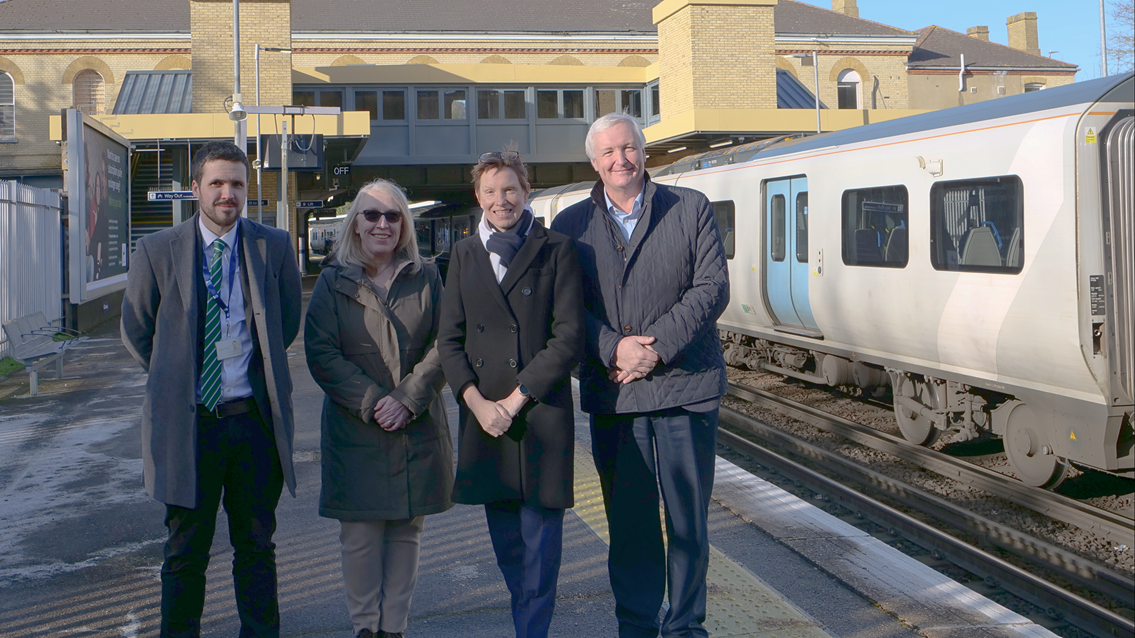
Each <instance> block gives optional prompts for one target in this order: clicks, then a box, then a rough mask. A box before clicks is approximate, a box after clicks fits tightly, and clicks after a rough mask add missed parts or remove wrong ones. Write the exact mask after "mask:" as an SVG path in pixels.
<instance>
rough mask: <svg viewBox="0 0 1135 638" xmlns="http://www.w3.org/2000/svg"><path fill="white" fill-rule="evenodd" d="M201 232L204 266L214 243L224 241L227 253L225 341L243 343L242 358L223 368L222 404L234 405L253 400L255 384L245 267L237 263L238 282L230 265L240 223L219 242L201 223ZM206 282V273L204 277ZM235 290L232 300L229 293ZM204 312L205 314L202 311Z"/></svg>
mask: <svg viewBox="0 0 1135 638" xmlns="http://www.w3.org/2000/svg"><path fill="white" fill-rule="evenodd" d="M197 224H198V227H199V228H200V229H201V243H202V244H203V245H204V246H205V252H204V259H205V261H204V262H202V263H205V264H208V263H210V260H211V259H212V258H213V248H214V247H213V242H215V241H216V240H217V239H223V240H224V242H225V251H224V252H223V253H221V289H220V290H219V291H218V292H219V293H220V294H221V298H222V299H224V300H225V304H226V305H228V307H229V314H228V317H226V316H225V314H224V313H221V338H222V339H237V340H239V341H240V348H241V354H240V356H238V357H232V358H231V359H225V360H224V362H222V365H221V402H225V401H233V400H236V399H243V398H245V397H250V396H252V384H251V383H250V382H249V380H248V364H249V363H251V362H252V332H251V331H250V330H249V329H248V322H247V321H246V320H245V315H244V287H243V286H242V285H241V277H240V271H241V269H242V268H244V264H243V263H241V261H240V259H239V258H238V259H237V262H236V270H235V271H234V273H233V274H234V279H235V280H236V281H232V282H230V281H229V262H230V261H231V260H232V258H233V250H234V249H237V250H239V247H238V246H237V245H236V244H237V238H238V237H239V234H238V232H237V231H238V229H239V228H240V222H237V224H235V225H234V226H233V227H232V228H231V229H229V232H227V233H225V235H224V237H220V238H218V237H217V236H216V235H215V234H214V233H213V231H211V230H209V229H208V228H206V227H205V222H203V221H201V219H200V218H198V220H197ZM199 276H200V277H202V278H204V277H205V273H200V274H199ZM230 287H231V290H232V294H231V296H230V294H229V290H230ZM201 312H205V309H204V308H202V309H201ZM197 398H198V400H200V398H201V380H200V379H198V380H197Z"/></svg>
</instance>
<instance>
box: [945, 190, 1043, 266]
mask: <svg viewBox="0 0 1135 638" xmlns="http://www.w3.org/2000/svg"><path fill="white" fill-rule="evenodd" d="M1023 218H1024V192H1023V187H1022V185H1021V180H1020V178H1019V177H1017V176H1015V175H1007V176H1003V177H990V178H985V179H972V180H965V181H956V182H938V183H937V184H934V187H933V188H931V189H930V259H931V262H932V263H933V264H934V268H935V269H936V270H952V271H961V272H988V273H1004V274H1016V273H1019V272H1021V266H1022V255H1023V254H1024V252H1023V250H1022V247H1023V243H1024V228H1023Z"/></svg>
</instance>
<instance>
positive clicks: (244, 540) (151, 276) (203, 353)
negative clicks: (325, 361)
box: [122, 142, 301, 638]
mask: <svg viewBox="0 0 1135 638" xmlns="http://www.w3.org/2000/svg"><path fill="white" fill-rule="evenodd" d="M191 172H192V188H193V193H194V194H195V195H196V196H197V197H198V199H199V201H200V211H199V212H198V214H197V215H194V216H193V218H192V219H190V220H189V221H186V222H185V223H182V224H179V225H178V226H175V227H173V228H170V229H166V230H163V231H160V232H157V233H154V234H152V235H149V236H147V237H144V238H143V239H141V240H139V241H138V244H137V247H136V248H135V252H134V254H133V257H132V260H131V264H130V271H129V276H128V278H127V283H126V296H125V298H124V299H123V301H122V341H123V343H124V344H125V345H126V348H127V349H128V350H129V351H130V353H131V354H132V355H134V358H135V359H137V360H138V363H139V364H141V365H142V368H143V369H145V370H146V371H147V372H148V373H149V377H148V379H147V381H146V397H145V400H144V402H143V404H142V454H143V482H144V484H145V487H146V491H147V492H148V493H149V494H150V495H151V496H152V497H154V498H155V499H156V500H158V501H161V502H162V503H165V504H166V517H165V524H166V527H167V528H168V529H169V537H168V540H167V541H166V545H165V563H164V564H163V565H162V573H161V580H162V604H161V612H162V622H161V636H162V637H163V638H165V637H167V636H171V637H172V636H177V637H181V636H192V637H196V636H199V635H200V633H201V612H202V608H203V606H204V601H205V570H206V568H207V567H208V565H209V548H210V546H211V545H212V541H213V532H214V530H215V528H216V522H217V509H218V507H219V505H220V503H221V502H222V496H223V502H224V506H225V511H226V512H227V514H228V517H229V529H230V531H229V538H230V540H231V542H232V544H233V548H234V550H235V559H234V561H233V580H234V583H235V589H236V601H237V611H238V614H239V616H240V620H241V630H240V636H241V637H242V638H246V637H252V636H257V637H261V636H266V637H277V636H279V635H280V615H279V608H278V605H277V599H276V557H275V547H276V546H275V544H274V543H273V542H272V535H273V533H274V532H275V529H276V513H275V512H276V505H277V503H278V502H279V499H280V493H281V491H282V489H283V485H284V483H287V485H288V489H289V490H290V491H291V493H292V495H293V496H294V495H295V473H294V471H293V468H292V435H293V431H294V428H293V422H292V403H291V392H292V382H291V377H290V375H289V372H288V358H287V353H286V350H287V348H288V345H290V344H291V342H292V341H293V340H294V339H295V337H296V334H297V333H298V332H299V324H300V302H301V286H300V274H299V268H298V267H297V265H296V259H295V253H294V252H293V251H292V248H291V241H290V239H289V237H288V234H287V233H285V232H282V231H279V230H276V229H274V228H269V227H267V226H262V225H260V224H257V223H254V222H252V221H250V220H248V219H241V216H240V215H241V211H242V210H243V209H244V203H245V198H246V197H247V193H248V177H249V164H248V158H247V157H246V156H245V154H244V152H243V151H242V150H240V149H239V148H238V147H236V146H235V145H233V144H232V143H230V142H211V143H209V144H206V145H205V146H203V147H202V148H201V150H200V151H198V153H197V155H196V156H195V157H194V158H193V164H192V169H191Z"/></svg>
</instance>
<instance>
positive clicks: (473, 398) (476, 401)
mask: <svg viewBox="0 0 1135 638" xmlns="http://www.w3.org/2000/svg"><path fill="white" fill-rule="evenodd" d="M461 398H462V399H464V400H465V405H466V406H468V407H469V409H470V410H472V411H473V416H474V417H476V418H477V423H479V424H480V425H481V429H482V430H484V431H485V434H488V435H489V436H491V437H493V438H494V439H495V438H497V437H498V436H500V435H502V434H504V433H505V432H508V429H509V428H510V427H512V420H513V419H515V418H516V415H517V414H520V410H521V409H522V408H523V407H524V404H526V403H528V397H526V396H524V395H523V394H521V393H520V388H519V387H517V388H516V389H515V390H513V391H512V394H510V395H508V396H507V397H505V398H503V399H501V400H500V401H489V400H488V399H486V398H485V397H484V396H483V395H482V394H481V391H480V390H478V389H477V386H475V385H473V384H469V385H468V386H466V387H465V391H464V392H462V393H461Z"/></svg>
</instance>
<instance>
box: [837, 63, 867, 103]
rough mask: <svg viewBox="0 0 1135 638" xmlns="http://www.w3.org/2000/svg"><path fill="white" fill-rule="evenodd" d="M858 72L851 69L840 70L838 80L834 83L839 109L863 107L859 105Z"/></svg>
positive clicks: (860, 101)
mask: <svg viewBox="0 0 1135 638" xmlns="http://www.w3.org/2000/svg"><path fill="white" fill-rule="evenodd" d="M859 89H860V79H859V74H858V73H856V72H855V71H852V70H851V69H846V70H844V71H841V72H840V74H839V81H838V83H837V84H836V96H837V98H838V101H839V108H841V109H858V108H863V107H862V106H860V104H862V100H861V99H860V95H861V91H860V90H859Z"/></svg>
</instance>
